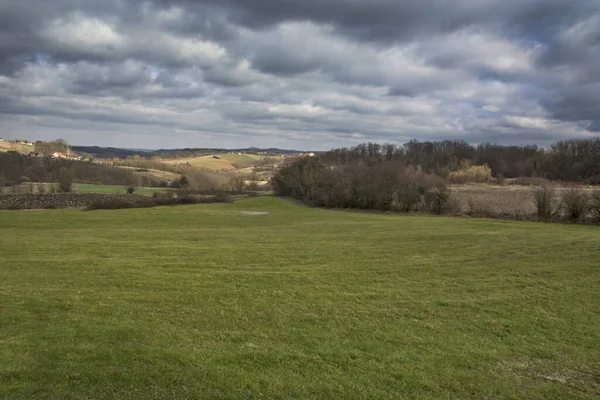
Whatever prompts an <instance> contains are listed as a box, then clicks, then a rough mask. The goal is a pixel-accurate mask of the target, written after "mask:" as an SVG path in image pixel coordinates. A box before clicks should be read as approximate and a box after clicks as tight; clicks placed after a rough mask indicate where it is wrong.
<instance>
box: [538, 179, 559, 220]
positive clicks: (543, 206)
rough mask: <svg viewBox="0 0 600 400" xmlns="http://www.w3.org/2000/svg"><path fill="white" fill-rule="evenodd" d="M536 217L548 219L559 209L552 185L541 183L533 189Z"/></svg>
mask: <svg viewBox="0 0 600 400" xmlns="http://www.w3.org/2000/svg"><path fill="white" fill-rule="evenodd" d="M533 197H534V202H535V207H536V210H537V216H538V218H540V219H542V220H548V219H550V218H553V217H554V216H555V215H556V214H558V212H559V211H560V210H559V208H558V206H557V203H556V198H555V197H556V191H555V189H554V186H552V185H543V186H540V187H537V188H535V189H534V190H533Z"/></svg>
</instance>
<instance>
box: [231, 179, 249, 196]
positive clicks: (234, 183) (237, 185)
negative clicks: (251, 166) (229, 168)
mask: <svg viewBox="0 0 600 400" xmlns="http://www.w3.org/2000/svg"><path fill="white" fill-rule="evenodd" d="M245 184H246V182H245V180H244V177H243V176H241V175H234V176H232V177H231V178H230V180H229V187H230V188H231V191H232V192H238V193H242V192H243V191H244V186H245Z"/></svg>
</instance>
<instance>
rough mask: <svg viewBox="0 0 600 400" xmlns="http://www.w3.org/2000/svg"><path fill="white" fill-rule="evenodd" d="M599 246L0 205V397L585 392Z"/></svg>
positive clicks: (449, 228) (278, 212) (591, 371)
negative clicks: (7, 208) (12, 208)
mask: <svg viewBox="0 0 600 400" xmlns="http://www.w3.org/2000/svg"><path fill="white" fill-rule="evenodd" d="M248 211H250V212H248ZM252 212H260V214H254V213H252ZM264 212H268V214H263V213H264ZM599 250H600V230H599V228H598V227H595V226H581V225H569V224H543V223H531V222H515V221H503V220H491V219H469V218H452V217H434V216H406V215H388V214H380V213H367V212H363V213H360V212H345V211H330V210H321V209H311V208H306V207H303V206H300V205H297V204H295V203H292V202H290V201H286V200H282V199H278V198H272V197H259V198H252V199H247V200H243V201H237V202H234V203H231V204H211V205H193V206H181V207H173V208H165V207H159V208H154V209H132V210H116V211H88V212H84V211H79V210H61V211H55V210H51V211H25V212H22V211H2V212H0V360H2V362H1V363H0V398H3V399H56V398H60V399H114V398H124V399H125V398H126V399H166V398H180V399H183V398H185V399H205V398H223V399H225V398H227V399H234V398H239V399H248V398H259V397H262V398H281V399H284V398H285V399H289V398H298V399H305V398H355V399H367V398H382V399H385V398H389V399H397V398H418V399H430V398H431V399H514V398H523V399H586V398H587V399H590V398H598V397H599V396H600V347H599V346H598V343H600V291H598V288H599V287H600V286H599V285H600V267H599V264H598V254H599Z"/></svg>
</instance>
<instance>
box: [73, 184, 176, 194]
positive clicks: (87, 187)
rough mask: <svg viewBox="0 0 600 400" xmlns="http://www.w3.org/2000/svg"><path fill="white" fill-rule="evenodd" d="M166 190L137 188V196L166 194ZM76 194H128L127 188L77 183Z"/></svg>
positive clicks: (75, 186)
mask: <svg viewBox="0 0 600 400" xmlns="http://www.w3.org/2000/svg"><path fill="white" fill-rule="evenodd" d="M165 191H166V190H165V189H160V188H146V187H136V188H135V192H134V193H135V194H139V195H142V196H152V195H153V194H154V193H164V192H165ZM74 192H75V193H118V194H126V193H127V187H126V186H120V185H93V184H87V183H76V184H75V185H74Z"/></svg>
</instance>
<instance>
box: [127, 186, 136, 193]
mask: <svg viewBox="0 0 600 400" xmlns="http://www.w3.org/2000/svg"><path fill="white" fill-rule="evenodd" d="M133 192H135V188H134V187H133V186H130V187H128V188H127V194H133Z"/></svg>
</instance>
